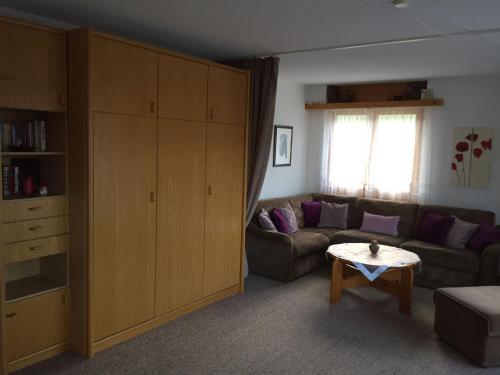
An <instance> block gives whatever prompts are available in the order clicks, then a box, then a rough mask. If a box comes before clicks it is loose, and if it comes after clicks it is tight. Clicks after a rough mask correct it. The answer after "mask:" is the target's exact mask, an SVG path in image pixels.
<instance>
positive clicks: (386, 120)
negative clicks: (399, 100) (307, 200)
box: [321, 109, 423, 201]
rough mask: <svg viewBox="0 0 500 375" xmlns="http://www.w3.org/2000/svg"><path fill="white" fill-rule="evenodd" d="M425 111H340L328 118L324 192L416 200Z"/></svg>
mask: <svg viewBox="0 0 500 375" xmlns="http://www.w3.org/2000/svg"><path fill="white" fill-rule="evenodd" d="M422 117H423V110H421V109H385V110H368V109H362V110H338V111H331V112H329V113H328V114H327V121H326V128H325V144H324V157H323V172H322V181H321V190H322V191H323V192H325V193H330V194H341V195H356V196H358V197H368V198H382V199H394V200H400V201H415V200H416V193H417V191H416V190H417V186H418V181H417V180H418V175H419V164H420V163H419V158H420V138H421V132H422Z"/></svg>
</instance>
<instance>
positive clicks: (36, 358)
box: [7, 341, 70, 373]
mask: <svg viewBox="0 0 500 375" xmlns="http://www.w3.org/2000/svg"><path fill="white" fill-rule="evenodd" d="M69 348H70V342H69V341H66V342H63V343H61V344H57V345H54V346H51V347H50V348H47V349H44V350H40V351H39V352H36V353H33V354H30V355H27V356H26V357H23V358H19V359H16V360H15V361H12V362H9V363H8V364H7V372H8V373H11V372H14V371H17V370H19V369H22V368H24V367H28V366H31V365H33V364H35V363H38V362H40V361H43V360H45V359H48V358H50V357H53V356H55V355H58V354H61V353H63V352H65V351H67V350H69Z"/></svg>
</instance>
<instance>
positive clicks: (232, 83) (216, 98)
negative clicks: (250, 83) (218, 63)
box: [207, 66, 248, 125]
mask: <svg viewBox="0 0 500 375" xmlns="http://www.w3.org/2000/svg"><path fill="white" fill-rule="evenodd" d="M247 77H248V76H247V75H246V74H245V73H241V72H236V71H233V70H229V69H224V68H219V67H215V66H210V68H209V71H208V112H207V121H209V122H216V123H226V124H238V125H245V123H246V118H247V107H246V104H247Z"/></svg>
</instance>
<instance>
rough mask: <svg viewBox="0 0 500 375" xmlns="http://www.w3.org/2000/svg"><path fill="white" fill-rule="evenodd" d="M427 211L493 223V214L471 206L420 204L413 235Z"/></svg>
mask: <svg viewBox="0 0 500 375" xmlns="http://www.w3.org/2000/svg"><path fill="white" fill-rule="evenodd" d="M428 212H432V213H435V214H438V215H442V216H451V215H455V216H456V217H458V218H459V219H462V220H465V221H468V222H471V223H476V224H480V223H486V224H490V225H495V214H494V213H493V212H491V211H485V210H475V209H471V208H459V207H448V206H434V205H422V206H420V207H419V209H418V214H417V222H416V225H415V235H416V233H417V232H418V229H419V228H420V223H421V222H422V218H423V217H424V215H425V214H426V213H428Z"/></svg>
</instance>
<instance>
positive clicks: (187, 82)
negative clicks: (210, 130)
mask: <svg viewBox="0 0 500 375" xmlns="http://www.w3.org/2000/svg"><path fill="white" fill-rule="evenodd" d="M207 78H208V65H207V64H202V63H199V62H195V61H192V60H187V59H184V58H181V57H175V56H170V55H166V54H160V56H159V68H158V116H160V117H165V118H173V119H180V120H191V121H205V117H206V113H207Z"/></svg>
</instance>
